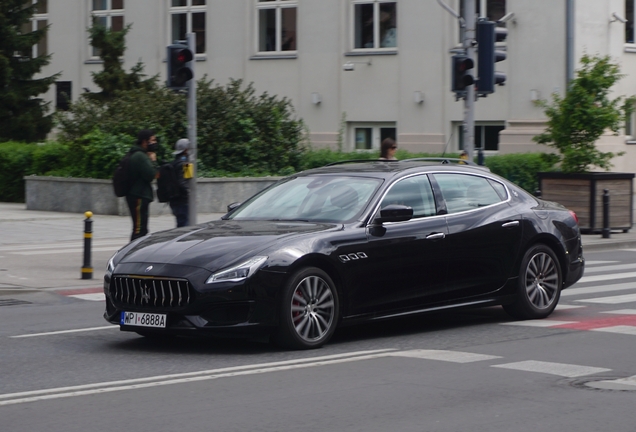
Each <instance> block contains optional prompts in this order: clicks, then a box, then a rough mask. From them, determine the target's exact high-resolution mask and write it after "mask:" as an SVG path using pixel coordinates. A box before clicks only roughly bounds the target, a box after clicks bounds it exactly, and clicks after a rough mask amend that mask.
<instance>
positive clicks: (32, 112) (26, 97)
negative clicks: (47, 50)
mask: <svg viewBox="0 0 636 432" xmlns="http://www.w3.org/2000/svg"><path fill="white" fill-rule="evenodd" d="M35 8H36V5H32V4H30V2H29V3H26V2H25V1H24V0H2V1H0V141H8V140H16V141H26V142H34V141H38V140H42V139H44V138H45V137H46V134H47V133H49V131H50V130H51V128H52V126H53V120H52V117H51V115H50V114H47V111H48V105H49V103H47V102H44V101H43V100H42V99H41V98H38V97H37V96H39V95H41V94H42V93H45V92H46V91H47V90H48V89H49V87H50V85H51V84H52V83H53V82H54V81H55V79H56V78H57V76H58V75H53V76H50V77H45V78H38V79H34V78H33V77H34V75H36V74H38V73H39V72H40V70H41V69H42V68H43V67H44V66H46V65H47V64H49V61H50V56H49V55H42V56H37V57H33V55H32V50H33V46H34V45H35V44H37V43H38V42H39V41H40V40H41V39H42V38H43V37H44V36H45V35H46V32H47V31H48V27H47V28H43V29H38V30H35V31H30V28H31V27H30V24H31V17H32V15H33V13H34V12H35ZM27 28H28V29H29V31H27V30H26V29H27Z"/></svg>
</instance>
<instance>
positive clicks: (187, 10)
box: [167, 0, 208, 58]
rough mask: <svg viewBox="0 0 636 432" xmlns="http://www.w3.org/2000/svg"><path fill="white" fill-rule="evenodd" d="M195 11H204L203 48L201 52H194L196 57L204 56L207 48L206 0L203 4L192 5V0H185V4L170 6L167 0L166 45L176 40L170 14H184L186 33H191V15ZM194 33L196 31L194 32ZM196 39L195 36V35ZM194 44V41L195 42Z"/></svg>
mask: <svg viewBox="0 0 636 432" xmlns="http://www.w3.org/2000/svg"><path fill="white" fill-rule="evenodd" d="M195 13H204V14H205V19H204V21H203V25H204V28H203V44H204V50H203V51H202V52H196V46H195V52H194V55H195V57H197V58H205V55H206V53H207V50H208V44H207V37H208V2H207V0H206V2H205V4H203V5H193V4H192V0H186V5H185V6H172V0H168V14H167V15H168V45H172V44H173V43H175V42H176V41H175V40H174V39H173V37H172V34H173V28H172V16H173V15H185V16H186V35H187V34H188V33H193V29H192V28H193V19H192V15H193V14H195ZM195 34H196V33H195ZM195 40H196V37H195ZM195 45H196V42H195Z"/></svg>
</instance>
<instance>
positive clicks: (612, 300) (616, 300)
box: [574, 294, 636, 304]
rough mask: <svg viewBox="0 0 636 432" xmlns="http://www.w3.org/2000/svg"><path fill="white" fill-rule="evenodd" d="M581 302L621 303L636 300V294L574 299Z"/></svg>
mask: <svg viewBox="0 0 636 432" xmlns="http://www.w3.org/2000/svg"><path fill="white" fill-rule="evenodd" d="M574 301H577V302H581V303H599V304H620V303H631V302H636V294H625V295H618V296H611V297H597V298H591V299H584V300H574Z"/></svg>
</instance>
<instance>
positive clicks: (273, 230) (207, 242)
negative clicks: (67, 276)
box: [116, 220, 342, 271]
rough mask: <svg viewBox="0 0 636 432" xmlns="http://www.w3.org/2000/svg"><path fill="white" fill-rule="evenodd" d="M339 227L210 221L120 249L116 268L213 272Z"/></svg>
mask: <svg viewBox="0 0 636 432" xmlns="http://www.w3.org/2000/svg"><path fill="white" fill-rule="evenodd" d="M341 227H342V225H339V224H322V223H309V222H284V221H233V220H218V221H212V222H209V223H206V224H201V225H197V226H192V227H183V228H176V229H172V230H168V231H162V232H158V233H154V234H152V235H150V236H148V237H145V238H144V239H143V240H141V241H140V242H138V243H132V244H130V245H129V246H128V247H126V248H124V249H122V251H121V252H120V253H119V254H118V255H120V256H118V257H116V258H117V260H116V265H119V264H132V263H143V264H155V263H156V264H174V265H184V266H192V267H200V268H204V269H206V270H210V271H216V270H219V269H222V268H225V267H228V266H230V265H233V264H236V263H238V262H239V261H240V260H242V259H247V258H250V257H252V256H254V255H257V254H259V253H262V252H263V251H265V250H266V249H267V248H270V247H273V246H275V245H276V244H278V243H280V242H282V241H285V240H289V239H290V238H293V237H299V236H305V235H307V234H310V233H316V232H318V231H327V230H337V229H341Z"/></svg>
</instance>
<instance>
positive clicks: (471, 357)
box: [388, 349, 501, 363]
mask: <svg viewBox="0 0 636 432" xmlns="http://www.w3.org/2000/svg"><path fill="white" fill-rule="evenodd" d="M388 355H390V356H395V357H412V358H421V359H426V360H440V361H447V362H452V363H472V362H478V361H483V360H492V359H498V358H501V357H500V356H493V355H486V354H474V353H469V352H461V351H445V350H424V349H416V350H409V351H396V352H392V353H389V354H388Z"/></svg>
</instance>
